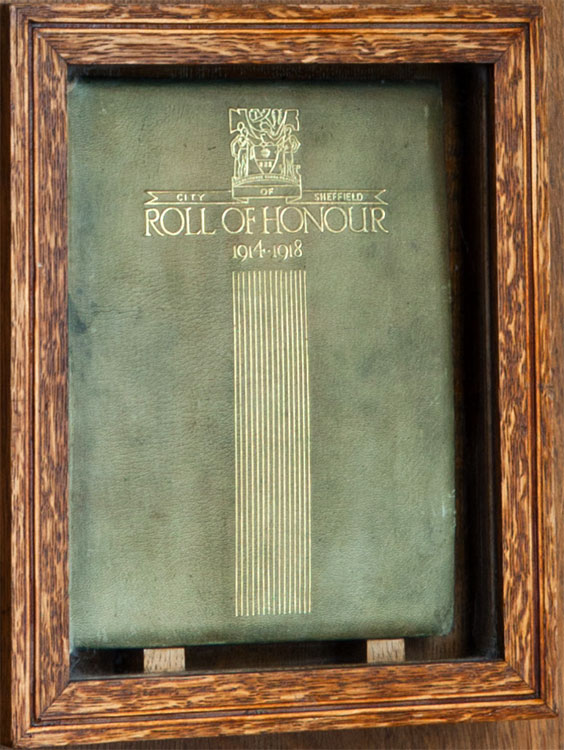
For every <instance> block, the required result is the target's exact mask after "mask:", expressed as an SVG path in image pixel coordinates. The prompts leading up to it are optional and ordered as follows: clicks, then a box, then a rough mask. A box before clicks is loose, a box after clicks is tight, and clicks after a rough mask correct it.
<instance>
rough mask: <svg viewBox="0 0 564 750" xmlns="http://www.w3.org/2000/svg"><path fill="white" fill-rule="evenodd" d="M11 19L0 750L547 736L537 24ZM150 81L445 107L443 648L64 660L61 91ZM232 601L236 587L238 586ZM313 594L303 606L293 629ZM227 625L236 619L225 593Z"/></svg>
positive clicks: (123, 11) (518, 11) (320, 11)
mask: <svg viewBox="0 0 564 750" xmlns="http://www.w3.org/2000/svg"><path fill="white" fill-rule="evenodd" d="M9 13H10V24H9V28H8V30H7V32H6V34H7V35H9V39H6V40H4V41H5V44H3V45H2V54H3V55H4V59H3V62H4V63H6V64H5V65H3V70H4V74H3V79H2V86H3V88H2V104H3V106H2V112H3V121H2V124H3V130H2V143H1V146H2V165H3V169H2V170H1V174H2V185H3V187H4V195H5V196H6V200H5V201H4V203H3V209H2V213H1V214H0V219H1V222H2V223H1V231H2V238H3V240H4V243H5V246H6V247H7V248H9V252H6V253H4V254H3V256H2V261H1V262H2V274H1V279H2V281H1V283H2V288H1V289H0V292H1V300H2V302H1V305H2V308H1V309H2V316H1V318H0V320H1V325H2V337H3V341H4V342H5V345H4V347H2V350H1V351H2V368H1V370H0V372H1V375H2V381H1V386H2V390H1V393H2V399H3V401H2V407H3V408H2V413H3V414H5V415H6V417H5V419H4V422H3V431H2V451H1V457H2V462H3V470H4V471H3V476H4V477H5V480H4V482H3V484H2V516H1V519H2V526H1V540H0V541H1V542H2V544H1V550H2V551H1V554H2V569H3V574H4V573H5V574H6V575H3V577H2V581H3V582H4V581H6V583H5V584H4V583H3V588H2V590H1V597H2V601H1V604H2V662H1V668H2V680H1V683H2V691H3V693H2V702H1V704H2V732H3V734H2V740H3V741H4V742H5V743H7V744H11V745H14V746H21V747H41V746H55V745H64V744H69V743H86V742H110V741H118V740H136V739H166V738H179V737H189V736H213V735H218V734H245V733H255V732H276V731H282V730H283V731H298V730H313V729H338V728H348V727H370V726H390V725H398V724H406V723H426V722H452V721H466V720H480V719H482V720H485V719H487V720H507V719H519V718H527V717H541V716H545V717H546V716H552V715H554V695H553V684H552V670H551V667H552V665H553V664H554V637H553V632H552V628H551V624H552V623H553V621H554V606H555V605H554V600H555V582H554V567H555V562H554V554H555V551H554V540H553V536H552V535H553V530H552V524H551V518H552V503H553V489H552V486H551V474H550V469H551V458H552V457H551V434H552V418H553V417H552V410H551V399H550V393H551V361H550V352H549V349H548V332H549V323H550V321H549V247H548V229H547V225H548V217H547V205H546V155H545V131H544V111H543V106H542V102H543V97H544V93H545V79H544V67H543V37H542V17H541V14H540V11H539V9H538V8H536V7H535V6H526V5H518V6H500V7H498V8H494V7H493V6H487V7H486V6H483V7H482V6H474V7H468V6H460V7H449V8H446V7H444V8H441V9H439V8H435V9H430V8H429V6H422V5H421V6H413V7H410V8H405V9H401V8H399V9H394V10H393V11H391V10H386V9H385V8H383V7H376V6H362V7H357V6H351V5H347V6H345V5H343V6H341V5H330V6H320V5H303V6H290V5H287V6H267V5H264V6H262V7H258V8H249V7H246V6H240V7H232V6H207V5H198V6H182V7H176V6H169V5H163V6H151V7H150V8H149V7H145V8H144V7H142V6H118V5H116V6H112V5H99V4H98V5H88V4H84V5H73V4H64V5H45V6H38V7H34V6H31V5H30V6H26V5H15V6H12V7H11V8H10V10H9ZM7 71H9V73H8V72H7ZM163 78H164V79H171V80H172V79H174V81H176V83H175V84H174V85H177V84H178V82H179V81H182V82H185V83H187V85H189V84H190V83H191V82H197V85H198V86H203V85H208V84H209V82H210V81H220V82H222V85H226V83H227V82H229V85H239V86H240V87H241V90H243V88H244V87H245V86H248V85H249V83H250V82H253V85H257V86H265V85H268V84H269V82H270V83H272V82H276V81H278V82H279V81H280V80H283V81H284V82H285V83H287V84H289V85H292V84H294V86H295V87H299V86H300V85H301V86H303V85H304V84H305V82H309V83H311V82H316V81H317V82H319V81H324V80H325V81H327V80H330V81H332V83H333V84H336V83H337V84H338V83H339V82H340V83H342V84H348V85H358V84H359V82H366V81H379V80H386V81H388V82H394V85H400V84H401V85H404V83H405V82H406V81H410V82H412V83H414V84H417V83H418V82H420V81H426V82H431V86H434V87H435V88H440V90H441V91H442V100H443V112H444V133H445V137H444V142H445V147H444V157H445V158H444V164H445V172H446V184H447V197H446V202H445V206H446V209H445V210H446V213H447V216H448V222H447V223H448V231H447V232H446V234H447V235H448V245H449V259H450V269H446V271H445V273H446V275H447V276H448V275H449V273H450V286H451V290H452V300H453V301H452V329H453V341H454V345H453V353H454V375H453V390H454V401H455V416H456V419H455V422H456V426H455V439H454V443H455V447H454V449H453V453H454V454H455V458H456V468H455V475H456V476H455V480H454V481H455V483H456V494H457V501H456V502H457V507H456V514H457V532H456V550H455V560H456V563H455V579H456V580H455V595H454V597H455V604H454V628H453V630H452V632H451V633H450V634H449V635H442V636H441V635H437V636H434V637H431V638H417V637H406V638H405V639H401V640H398V639H395V640H393V641H387V642H383V643H379V642H378V641H369V642H368V644H367V643H366V640H360V639H359V638H364V639H366V638H369V637H370V636H371V634H370V633H366V634H365V635H363V634H360V636H359V633H357V632H355V633H354V634H353V635H352V636H351V638H353V639H354V640H344V641H337V640H335V641H331V640H327V636H325V638H326V639H325V640H324V641H318V642H316V641H313V640H307V641H302V642H299V641H298V642H294V643H293V644H292V643H290V642H286V643H278V644H272V643H263V644H256V643H255V644H252V645H249V644H244V643H239V644H237V645H222V646H214V645H189V644H183V643H173V642H172V641H170V642H167V645H169V646H184V645H186V646H187V647H186V649H178V648H177V649H174V650H169V651H168V652H167V653H165V654H163V653H162V652H159V651H157V652H156V653H154V652H151V651H149V650H148V649H145V652H143V650H142V646H143V644H141V643H135V644H133V645H132V647H131V648H124V647H119V644H118V646H116V645H115V644H110V648H103V647H100V646H99V644H94V646H93V647H91V648H82V649H81V650H79V651H77V652H75V653H74V654H73V655H72V658H71V642H70V632H71V625H72V623H71V622H70V620H71V618H70V616H69V611H70V612H72V602H71V606H70V607H69V560H70V559H71V556H70V555H69V424H68V421H69V420H68V415H69V369H68V361H69V338H70V333H71V331H70V329H69V325H70V324H69V323H68V320H67V308H68V301H69V300H68V295H69V289H70V288H71V287H72V283H73V280H72V278H70V274H69V273H68V271H69V247H70V257H71V258H72V237H73V234H72V232H73V226H72V221H71V220H70V219H69V216H71V217H72V210H69V203H68V201H67V197H68V195H69V192H70V194H71V195H72V186H71V188H70V191H69V180H68V176H69V171H68V168H69V159H68V157H69V155H70V156H71V159H70V161H71V167H72V153H73V151H72V132H71V134H70V139H71V140H70V146H69V123H70V126H71V130H72V124H73V119H72V112H71V111H70V106H71V105H69V102H71V101H72V95H71V94H69V93H68V92H69V89H70V88H72V85H73V84H74V82H75V81H76V80H78V81H91V82H94V84H96V82H99V81H100V80H103V81H105V82H107V81H108V80H111V81H112V82H113V83H112V85H113V86H116V87H119V86H120V83H121V85H123V86H125V85H127V86H129V87H130V88H131V84H132V82H133V81H135V85H136V86H143V85H154V82H155V79H163ZM257 90H258V89H257ZM67 110H68V111H67ZM288 112H290V110H288ZM245 113H246V110H245V111H243V110H233V114H232V115H231V119H232V122H231V125H232V131H231V132H232V133H236V132H246V131H244V128H245V127H246V126H245V117H247V114H245ZM288 117H289V118H290V119H289V121H288V122H289V125H288V130H287V133H286V135H285V137H286V141H285V143H286V142H287V144H290V145H289V146H288V148H286V150H284V149H282V152H283V153H284V154H285V155H286V156H285V159H286V160H285V161H284V163H283V165H282V166H280V170H279V171H280V174H277V176H276V179H274V178H273V180H271V182H272V183H273V184H272V186H271V189H272V190H273V191H281V195H283V197H284V198H287V199H288V200H298V199H303V194H304V193H303V191H304V190H306V189H307V188H308V186H307V185H305V182H304V183H303V184H302V181H301V178H302V175H301V174H300V173H299V171H298V170H296V167H295V164H294V162H293V161H292V154H293V153H294V151H295V150H296V148H297V146H295V143H296V140H295V133H296V132H297V129H298V122H297V120H296V115H295V113H294V114H292V113H291V112H290V115H288ZM292 118H294V119H293V120H292ZM272 127H273V128H274V125H273V126H272ZM238 128H239V130H238ZM271 129H272V128H271ZM257 132H258V131H257ZM280 132H281V131H280ZM285 132H286V131H285ZM277 133H278V131H277ZM278 136H280V133H278ZM278 136H277V137H278ZM292 137H293V138H294V141H291V139H292ZM243 140H244V139H243ZM241 143H242V141H241ZM245 143H247V142H246V141H245ZM292 143H294V147H291V144H292ZM239 145H241V144H239ZM247 146H248V143H247ZM261 147H262V151H261V154H262V156H261V157H260V158H261V159H262V160H263V162H264V163H263V167H264V168H266V167H265V166H264V165H265V164H266V165H267V167H268V169H272V170H275V167H273V166H272V164H271V162H272V160H273V159H274V157H273V153H274V152H273V150H272V149H273V148H274V146H273V145H272V144H270V146H269V145H268V144H267V143H263V144H262V146H261ZM292 148H293V150H292ZM269 149H270V150H269ZM235 151H237V148H235ZM263 152H264V153H263ZM282 152H281V153H282ZM234 158H235V156H234ZM269 160H270V161H269ZM267 162H268V164H267ZM261 163H262V162H261ZM257 164H258V160H257ZM269 165H270V166H269ZM244 166H245V165H244V164H243V163H241V164H239V172H237V173H236V174H235V176H234V177H233V183H232V185H231V184H229V185H227V188H228V189H229V190H231V191H232V193H233V196H234V199H236V200H239V199H243V200H245V199H247V198H248V195H247V193H246V192H245V191H247V192H248V191H251V192H252V191H253V190H256V189H257V186H256V184H255V183H257V179H259V178H257V177H256V175H255V176H254V178H253V176H252V175H249V174H247V173H245V174H243V172H244V171H245V170H244V169H243V167H244ZM247 171H248V170H247ZM442 176H444V175H442ZM70 177H71V182H72V179H73V176H72V172H71V174H70ZM253 179H254V182H253ZM259 181H260V180H259ZM274 183H276V184H274ZM257 184H258V183H257ZM146 187H147V189H150V188H152V187H157V186H152V185H147V186H146ZM259 187H260V186H259ZM312 187H316V186H312ZM249 194H250V193H249ZM8 196H9V199H8ZM218 200H219V199H218ZM288 205H291V204H288ZM153 218H154V216H153ZM372 218H373V220H374V221H381V220H382V217H381V216H380V215H379V214H376V213H375V214H374V215H373V217H372ZM156 231H157V232H158V231H159V230H158V226H157V229H156ZM69 237H70V238H71V240H70V242H69ZM299 273H300V272H297V274H298V275H297V276H296V279H297V281H296V283H295V287H294V291H295V292H296V295H297V297H296V299H298V300H300V299H302V298H303V297H300V294H301V292H300V290H301V289H302V286H300V284H302V281H301V278H302V277H301V276H299ZM234 300H235V302H236V298H235V296H234ZM300 304H301V303H300ZM302 308H303V305H302V307H299V304H298V309H302ZM237 309H238V308H237V306H236V304H235V303H234V310H237ZM265 309H266V308H265ZM265 314H267V315H268V311H267V312H266V313H265ZM273 319H274V318H273ZM301 321H302V318H296V326H297V328H296V330H298V329H299V330H301V328H299V325H300V324H301V323H300V322H301ZM236 341H237V339H236ZM300 341H301V339H300ZM304 341H305V334H304ZM8 342H9V343H8ZM300 347H301V343H299V345H298V347H297V349H296V352H297V354H296V357H297V361H301V360H299V357H300V356H301V355H300V352H301V351H302V349H301V348H300ZM71 376H72V373H71ZM302 385H303V383H302V380H300V381H299V384H298V386H297V391H296V392H297V394H298V401H299V398H301V397H302V396H303V399H305V394H306V391H305V389H304V388H303V387H302ZM300 394H301V396H300ZM268 398H269V396H268V394H267V400H268ZM70 403H71V407H72V395H71V401H70ZM304 403H305V401H304ZM297 408H298V412H296V413H297V414H298V415H303V414H304V413H305V407H304V409H303V410H302V411H300V410H299V404H298V407H297ZM236 417H237V414H236ZM296 419H298V418H297V417H296ZM300 419H301V416H300ZM298 421H299V420H298ZM300 434H301V433H300ZM303 435H306V432H305V427H304V431H303ZM304 440H305V438H304ZM304 451H305V449H304ZM304 456H305V458H303V460H301V459H300V461H301V463H300V464H299V465H300V466H301V467H302V469H303V470H304V472H305V467H307V461H306V459H307V455H306V453H304ZM301 528H302V531H303V528H305V526H303V527H301ZM71 536H72V535H71ZM305 538H306V537H305V536H304V539H305ZM299 544H301V542H299ZM302 547H303V549H302V551H303V550H306V549H307V545H306V543H305V542H304V543H303V545H302ZM304 554H305V552H304ZM304 559H306V558H305V557H304ZM306 568H307V566H306V564H305V563H304V564H303V565H302V567H301V568H299V570H298V573H296V576H297V577H298V578H297V580H302V579H304V580H305V578H304V576H305V574H304V571H305V570H306ZM300 571H301V572H300ZM300 576H302V579H300V578H299V577H300ZM238 580H239V583H240V584H241V586H243V585H247V584H246V583H245V580H244V578H243V574H241V577H240V579H238ZM304 591H305V592H306V593H305V594H304V593H303V592H304ZM308 595H309V594H308V590H307V587H306V588H304V587H302V594H301V596H302V599H300V602H299V608H298V609H300V608H301V609H300V611H301V610H304V609H307V606H308V601H307V597H308ZM265 596H266V595H265ZM247 598H248V597H247ZM273 601H274V600H273ZM264 602H266V603H264ZM264 602H263V606H264V607H266V608H268V607H270V606H275V604H272V603H269V602H268V601H267V599H266V598H265V599H264ZM238 606H241V607H242V608H243V609H244V608H245V607H248V606H249V604H248V601H247V600H246V599H245V597H244V596H243V595H242V594H240V601H239V604H238ZM253 606H254V605H253ZM296 606H298V605H296ZM296 611H297V610H296ZM240 614H249V613H248V612H242V613H240ZM327 632H328V633H330V632H331V631H330V629H328V630H327ZM436 632H440V628H439V630H437V631H436ZM390 636H391V637H393V634H390ZM328 637H333V636H332V635H329V636H328ZM337 637H340V636H337ZM345 637H347V636H345ZM265 640H267V641H268V640H270V641H272V638H266V639H265ZM279 640H280V641H283V640H285V639H283V638H280V639H279ZM286 640H288V641H289V640H290V639H286ZM147 645H150V646H156V645H159V644H158V643H154V642H153V643H150V644H147ZM367 654H368V658H367ZM167 672H168V674H167ZM171 672H173V673H171Z"/></svg>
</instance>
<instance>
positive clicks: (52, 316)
mask: <svg viewBox="0 0 564 750" xmlns="http://www.w3.org/2000/svg"><path fill="white" fill-rule="evenodd" d="M35 66H36V67H35V70H34V78H35V79H36V80H37V78H38V70H40V69H41V70H42V71H44V73H43V75H48V76H49V77H50V78H51V79H52V81H53V82H54V85H52V86H49V87H48V88H47V87H42V88H39V86H34V88H33V92H34V97H35V99H34V102H33V109H32V111H33V116H34V144H33V154H34V160H35V168H34V174H33V185H32V189H33V202H34V205H35V206H38V207H39V206H40V207H41V210H39V211H37V213H36V219H35V222H34V227H33V231H34V238H33V243H32V246H31V250H32V260H31V262H32V263H33V264H34V274H35V285H34V287H35V288H34V293H35V297H34V300H33V305H34V309H35V337H34V338H35V348H36V369H35V372H34V373H33V374H34V394H33V399H34V404H35V419H36V423H35V427H34V441H33V442H34V449H35V462H34V464H35V467H36V468H35V471H34V473H33V476H34V480H35V486H34V498H35V508H34V512H35V517H34V527H35V529H36V530H37V534H36V547H35V558H34V559H35V580H36V582H37V585H36V591H35V596H36V598H35V617H36V622H37V628H36V634H35V637H36V642H35V655H36V657H35V681H36V685H37V688H38V689H37V690H36V704H35V713H36V715H38V716H39V715H40V714H41V713H42V712H43V711H44V710H45V709H46V708H47V707H48V706H49V705H50V704H51V703H52V702H53V700H54V699H55V698H56V696H57V695H58V694H59V693H60V692H61V690H62V689H63V688H64V686H65V684H66V683H67V682H68V674H69V659H70V647H69V639H68V627H69V625H68V606H67V595H66V594H65V593H64V592H66V591H68V564H67V538H68V531H67V512H66V509H67V463H68V457H67V443H68V440H67V326H66V317H67V279H66V272H67V263H66V252H67V240H66V225H67V218H66V212H67V206H66V201H64V200H61V195H65V194H66V172H67V166H66V141H67V133H66V119H63V118H60V117H57V114H56V113H57V112H60V111H61V108H63V109H64V108H65V106H66V75H65V71H64V69H63V68H62V63H61V59H60V57H59V56H58V55H57V54H56V53H55V52H54V50H53V48H52V47H49V45H46V44H45V43H43V42H39V44H38V51H37V55H36V57H35ZM45 133H50V134H51V137H49V138H48V139H46V138H45Z"/></svg>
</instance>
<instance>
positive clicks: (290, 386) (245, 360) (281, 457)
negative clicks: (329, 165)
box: [233, 270, 311, 616]
mask: <svg viewBox="0 0 564 750" xmlns="http://www.w3.org/2000/svg"><path fill="white" fill-rule="evenodd" d="M233 348H234V379H233V380H234V425H235V613H236V615H238V616H252V615H284V614H299V613H306V612H310V611H311V502H310V496H311V491H310V488H311V473H310V418H309V362H308V332H307V288H306V271H305V270H291V271H278V270H276V271H272V270H269V271H234V272H233Z"/></svg>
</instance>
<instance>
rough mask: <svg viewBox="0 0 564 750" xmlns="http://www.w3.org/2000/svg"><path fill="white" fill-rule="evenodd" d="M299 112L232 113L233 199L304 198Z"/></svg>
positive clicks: (255, 110)
mask: <svg viewBox="0 0 564 750" xmlns="http://www.w3.org/2000/svg"><path fill="white" fill-rule="evenodd" d="M299 129H300V121H299V110H297V109H274V108H270V107H268V108H263V109H259V108H249V109H247V108H239V109H230V110H229V132H230V133H232V134H233V136H234V137H233V140H232V141H231V155H232V156H233V159H234V165H233V168H234V171H233V178H232V195H233V198H239V199H241V198H243V199H244V198H280V197H283V198H294V199H295V198H301V195H302V178H301V174H300V167H299V165H298V164H296V159H295V155H296V152H297V151H298V149H299V148H300V142H299V140H298V138H297V136H296V133H297V132H298V131H299Z"/></svg>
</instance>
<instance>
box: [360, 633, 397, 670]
mask: <svg viewBox="0 0 564 750" xmlns="http://www.w3.org/2000/svg"><path fill="white" fill-rule="evenodd" d="M366 661H367V662H368V664H386V663H387V664H393V663H395V662H398V661H405V641H404V639H403V638H393V639H388V640H382V641H380V640H379V641H366Z"/></svg>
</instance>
